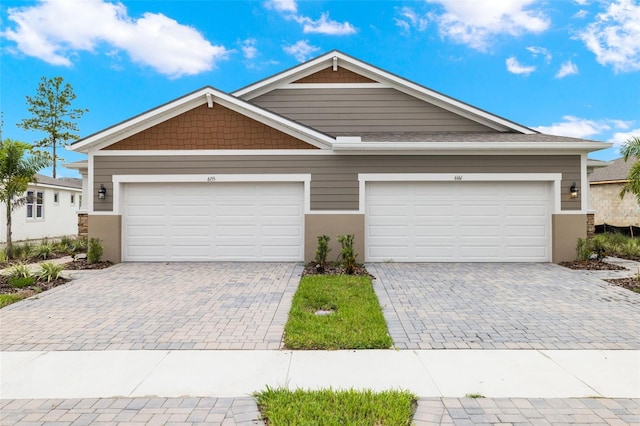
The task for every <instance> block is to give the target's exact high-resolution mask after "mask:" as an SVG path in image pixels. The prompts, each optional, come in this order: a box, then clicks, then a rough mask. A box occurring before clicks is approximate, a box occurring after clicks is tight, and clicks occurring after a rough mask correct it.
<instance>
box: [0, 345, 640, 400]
mask: <svg viewBox="0 0 640 426" xmlns="http://www.w3.org/2000/svg"><path fill="white" fill-rule="evenodd" d="M0 382H1V383H0V398H1V399H47V398H60V399H65V398H110V397H128V398H135V397H146V396H156V397H180V396H184V395H189V396H191V397H246V396H248V395H250V394H251V393H253V392H255V391H259V390H263V389H265V387H266V386H267V385H268V386H271V387H277V386H286V387H289V388H292V389H295V388H305V389H315V388H328V387H332V388H334V389H338V388H346V389H348V388H355V389H364V388H368V389H373V390H386V389H408V390H410V391H412V392H414V393H416V394H417V395H418V396H419V397H457V398H459V397H463V396H465V395H467V394H481V395H483V396H485V397H488V398H504V397H508V398H584V397H605V398H640V351H605V350H603V351H599V350H594V351H592V350H588V351H575V350H573V351H557V350H556V351H551V350H520V351H504V350H452V351H447V350H442V351H433V350H403V351H396V350H368V351H231V350H230V351H186V350H180V351H159V350H158V351H74V352H1V353H0Z"/></svg>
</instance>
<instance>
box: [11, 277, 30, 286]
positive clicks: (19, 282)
mask: <svg viewBox="0 0 640 426" xmlns="http://www.w3.org/2000/svg"><path fill="white" fill-rule="evenodd" d="M35 281H36V280H35V278H33V277H9V280H8V282H9V286H11V287H13V288H24V287H29V286H30V285H33V283H34V282H35Z"/></svg>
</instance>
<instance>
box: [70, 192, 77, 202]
mask: <svg viewBox="0 0 640 426" xmlns="http://www.w3.org/2000/svg"><path fill="white" fill-rule="evenodd" d="M75 203H76V196H75V194H71V204H75Z"/></svg>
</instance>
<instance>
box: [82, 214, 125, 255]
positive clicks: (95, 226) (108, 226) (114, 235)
mask: <svg viewBox="0 0 640 426" xmlns="http://www.w3.org/2000/svg"><path fill="white" fill-rule="evenodd" d="M121 236H122V216H120V215H92V214H90V215H89V238H98V239H100V242H101V243H102V247H103V249H104V252H103V254H102V260H109V261H111V262H113V263H120V262H121V261H122V238H121Z"/></svg>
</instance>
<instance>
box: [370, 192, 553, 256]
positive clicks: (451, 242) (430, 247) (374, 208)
mask: <svg viewBox="0 0 640 426" xmlns="http://www.w3.org/2000/svg"><path fill="white" fill-rule="evenodd" d="M365 195H366V199H365V209H366V211H365V214H366V216H365V222H366V224H365V226H366V229H367V242H366V247H365V259H366V260H367V261H383V260H389V259H393V260H395V261H449V262H455V261H474V262H495V261H539V262H544V261H549V260H550V247H549V246H550V244H549V241H550V222H551V220H550V218H551V205H552V200H551V184H550V183H548V182H369V183H367V184H366V186H365ZM382 203H384V204H385V206H387V205H389V204H393V205H395V206H396V208H395V209H391V208H389V207H387V208H386V209H382V208H380V205H381V204H382ZM399 224H402V225H403V226H398V225H399ZM516 247H517V249H516Z"/></svg>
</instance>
